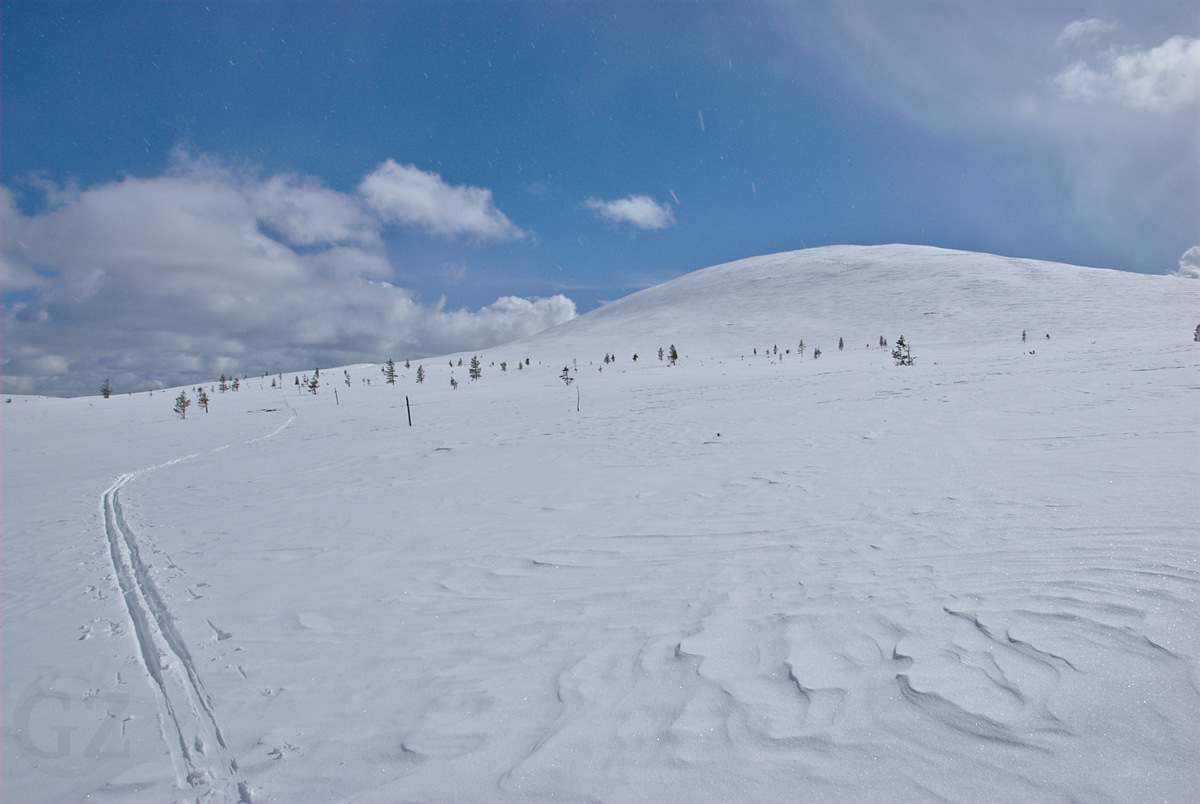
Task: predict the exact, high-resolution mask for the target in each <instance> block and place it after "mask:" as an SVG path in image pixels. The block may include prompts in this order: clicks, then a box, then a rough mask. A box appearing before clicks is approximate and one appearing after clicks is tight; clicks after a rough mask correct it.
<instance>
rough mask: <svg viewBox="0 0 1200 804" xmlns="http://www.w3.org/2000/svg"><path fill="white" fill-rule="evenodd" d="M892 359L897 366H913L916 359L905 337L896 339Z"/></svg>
mask: <svg viewBox="0 0 1200 804" xmlns="http://www.w3.org/2000/svg"><path fill="white" fill-rule="evenodd" d="M892 359H893V360H895V361H896V365H897V366H911V365H912V364H913V360H915V359H916V358H914V357H913V356H912V350H911V349H910V347H909V345H908V343H907V342H906V341H905V340H904V336H903V335H901V336H900V337H899V338H897V339H896V347H895V348H894V349H892Z"/></svg>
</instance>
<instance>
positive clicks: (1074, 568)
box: [0, 246, 1200, 802]
mask: <svg viewBox="0 0 1200 804" xmlns="http://www.w3.org/2000/svg"><path fill="white" fill-rule="evenodd" d="M1198 290H1200V284H1197V283H1196V281H1195V280H1189V279H1186V278H1182V277H1178V276H1143V275H1134V274H1127V273H1120V272H1115V271H1101V270H1096V269H1087V268H1078V267H1073V266H1065V265H1057V264H1050V263H1042V262H1035V261H1028V260H1013V259H1006V258H1000V257H994V256H990V255H981V254H970V253H963V252H952V251H944V250H938V249H929V248H918V247H909V246H878V247H836V248H825V249H811V250H806V251H801V252H793V253H788V254H780V255H772V256H769V257H760V258H754V259H750V260H743V261H740V262H737V263H731V264H729V265H725V266H717V267H714V268H710V269H706V270H704V271H698V272H696V273H693V274H690V275H687V276H684V277H681V278H679V279H677V280H674V281H672V282H668V283H666V284H664V285H661V286H657V287H654V288H650V289H647V290H645V291H642V292H641V293H637V294H634V295H632V296H630V297H627V298H625V299H623V300H620V301H617V302H614V303H612V304H610V305H607V306H605V307H603V308H601V309H599V310H597V311H594V312H593V313H590V314H588V315H585V316H582V317H580V318H578V319H575V320H573V321H571V322H568V323H567V324H564V325H562V326H560V327H557V328H555V329H552V330H549V331H546V332H544V333H541V334H540V335H537V336H534V337H532V338H529V339H526V340H524V341H520V342H516V343H512V344H508V345H506V346H502V347H497V348H493V349H489V350H487V351H486V352H483V353H480V355H481V358H482V361H483V376H482V378H481V379H479V380H477V381H474V382H472V381H469V380H468V377H467V364H468V363H469V361H470V357H471V355H470V354H469V353H468V354H464V355H454V356H448V357H444V358H438V359H431V360H424V361H421V365H424V367H425V370H426V372H427V375H428V377H427V379H426V381H425V383H424V384H421V385H418V384H417V383H416V382H415V375H416V370H417V366H418V363H417V362H413V363H412V366H411V368H410V369H404V368H403V364H402V363H398V364H397V367H398V369H400V375H399V378H398V381H397V384H396V385H395V386H390V385H386V384H385V383H384V382H383V377H382V374H381V373H380V371H379V366H351V367H348V369H347V370H348V371H349V373H350V375H351V378H352V380H351V384H350V386H349V387H347V386H346V385H345V383H344V375H343V372H342V369H341V368H331V369H325V370H323V371H322V372H321V377H322V380H323V381H324V383H325V384H324V385H323V386H322V387H321V389H320V391H319V393H318V394H316V395H315V396H314V395H311V394H308V393H299V392H297V390H296V388H295V386H294V385H293V384H292V382H293V375H284V376H283V387H282V389H273V388H271V385H270V378H266V379H258V378H251V379H250V380H247V381H245V382H243V384H242V388H241V390H240V391H238V392H237V393H233V392H230V393H225V394H222V393H219V392H218V393H212V392H210V396H212V402H211V405H210V412H209V413H207V414H205V413H203V412H202V411H200V410H198V409H197V407H198V406H196V405H193V406H192V408H191V410H190V411H189V413H188V417H187V419H186V420H182V421H181V420H180V419H179V418H178V417H177V416H175V415H174V414H173V413H172V411H171V407H172V402H173V400H174V397H175V396H177V395H178V391H179V389H174V390H168V391H160V392H158V393H155V394H153V395H149V394H135V395H132V396H122V395H117V396H114V397H113V398H111V399H108V400H104V399H100V398H90V399H46V398H35V397H12V401H11V402H10V403H6V404H3V405H0V415H2V416H3V442H2V448H3V469H4V477H3V480H4V482H3V489H2V494H3V497H2V503H3V517H4V520H3V564H2V573H3V575H2V580H3V583H2V585H0V604H2V607H3V623H2V626H3V632H2V637H3V641H2V643H0V647H2V649H3V655H2V662H3V664H2V666H3V674H2V700H0V703H2V709H0V712H2V715H3V724H2V725H3V736H2V739H3V754H2V763H3V764H2V768H0V785H2V786H3V787H2V794H3V799H4V800H5V801H65V800H83V799H84V798H85V797H86V798H88V799H89V800H92V801H163V800H180V801H182V800H194V799H196V798H201V799H206V800H212V801H222V800H229V801H238V800H239V799H240V800H252V801H256V802H258V801H333V800H338V801H396V800H429V801H477V800H486V801H527V800H551V799H553V800H604V801H626V800H639V801H648V800H668V801H731V800H738V801H748V800H755V801H776V800H786V801H866V800H889V801H905V800H920V801H927V800H938V799H950V800H956V801H976V800H988V801H995V800H1021V801H1071V800H1088V801H1129V800H1139V801H1195V800H1197V799H1200V777H1198V759H1197V758H1198V756H1200V753H1198V751H1200V706H1198V704H1200V668H1198V666H1197V657H1198V656H1200V604H1198V600H1200V583H1198V582H1200V574H1198V567H1197V560H1198V558H1200V555H1198V551H1197V536H1198V534H1200V490H1198V489H1200V485H1198V484H1197V478H1198V477H1200V465H1198V464H1200V450H1198V449H1197V446H1198V436H1200V408H1198V406H1197V390H1198V389H1200V383H1198V379H1200V372H1198V369H1200V352H1198V350H1197V344H1195V343H1194V342H1193V341H1192V333H1193V332H1194V329H1195V325H1196V323H1197V321H1196V316H1197V312H1196V311H1197V305H1196V302H1197V298H1198V292H1197V291H1198ZM1022 330H1025V331H1026V332H1027V335H1028V339H1027V341H1026V342H1022V339H1021V332H1022ZM901 334H903V335H904V336H905V337H906V340H908V341H909V342H910V343H911V344H912V354H913V356H914V357H915V358H916V363H915V365H913V366H909V367H901V366H896V365H894V362H893V361H892V359H891V357H890V354H889V351H890V345H891V344H892V343H894V341H895V339H896V337H897V336H899V335H901ZM1047 334H1049V335H1050V337H1049V338H1047V337H1046V335H1047ZM880 336H883V337H885V338H887V339H888V341H889V349H882V348H880V347H879V345H878V341H879V338H880ZM839 337H844V338H845V342H846V348H845V350H844V351H839V350H838V348H837V340H838V338H839ZM800 339H803V340H804V341H805V345H806V355H805V356H804V357H800V356H799V355H798V354H797V347H798V344H799V341H800ZM671 344H675V345H676V346H677V347H678V349H679V352H680V360H679V362H678V364H677V365H675V366H670V365H668V364H667V362H666V361H661V362H660V361H659V360H658V358H657V351H658V349H659V348H660V347H662V348H663V349H669V347H670V345H671ZM776 345H777V346H778V349H779V355H778V356H777V355H775V354H774V350H773V347H775V346H776ZM814 347H815V348H820V349H821V350H822V356H821V358H820V359H819V360H814V359H813V358H812V356H811V354H812V350H813V348H814ZM755 349H757V354H755V353H754V350H755ZM789 349H790V350H791V352H790V354H789V353H788V351H787V350H789ZM769 351H770V354H768V352H769ZM635 352H636V353H637V354H638V355H639V358H638V360H637V361H636V362H634V361H633V360H632V355H633V353H635ZM606 353H610V354H613V355H615V356H616V362H615V363H613V364H609V365H606V364H605V363H604V362H603V357H604V355H605V354H606ZM459 357H463V358H464V361H463V363H464V364H463V366H462V367H461V368H460V367H457V366H455V367H454V368H453V369H452V368H451V367H450V366H449V365H448V362H450V361H453V362H454V363H457V361H458V358H459ZM525 358H529V359H530V364H529V365H528V366H526V367H524V368H522V369H521V370H520V371H518V370H517V368H516V364H517V362H518V360H524V359H525ZM501 361H506V362H507V364H508V369H507V371H501V370H500V365H499V364H500V362H501ZM564 365H565V366H569V367H571V369H572V371H571V375H572V376H573V377H574V378H575V380H574V382H573V383H572V384H571V385H570V386H567V385H566V384H565V383H563V381H562V380H561V379H560V377H559V375H560V374H561V372H562V369H563V367H564ZM576 366H577V367H576ZM451 376H453V377H455V378H456V379H457V380H458V382H459V387H458V389H457V390H453V389H452V388H451V386H450V382H449V380H450V377H451ZM366 378H369V379H370V380H371V384H370V385H369V386H368V385H366V384H365V383H364V382H363V380H364V379H366ZM335 388H336V389H337V391H338V396H337V400H336V401H335V398H334V394H333V390H334V389H335ZM189 396H192V397H194V396H195V394H194V393H193V392H192V391H191V390H189ZM406 396H407V397H408V398H409V400H410V401H411V405H412V418H413V426H412V427H411V428H410V427H409V426H408V424H407V413H406V406H405V397H406ZM577 406H578V410H577ZM64 735H65V736H66V738H67V739H66V741H65V743H64V742H63V737H64ZM97 735H100V736H101V737H103V742H101V743H99V746H98V747H97V746H88V743H89V742H97V740H96V736H97ZM222 743H223V744H222Z"/></svg>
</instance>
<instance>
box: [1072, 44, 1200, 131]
mask: <svg viewBox="0 0 1200 804" xmlns="http://www.w3.org/2000/svg"><path fill="white" fill-rule="evenodd" d="M1096 61H1097V62H1098V63H1097V64H1096V65H1095V66H1093V65H1092V64H1089V63H1087V62H1086V61H1077V62H1075V63H1074V64H1072V65H1071V66H1070V67H1068V68H1067V69H1065V70H1063V71H1062V72H1061V73H1059V74H1058V75H1057V76H1055V78H1054V83H1055V85H1057V86H1058V88H1059V91H1060V92H1061V94H1062V97H1063V98H1065V99H1067V100H1072V101H1083V102H1086V103H1108V104H1112V105H1114V106H1119V107H1126V108H1129V109H1138V110H1147V111H1152V112H1160V113H1168V112H1173V111H1175V110H1177V109H1181V108H1184V107H1188V106H1195V105H1197V104H1200V39H1192V38H1189V37H1186V36H1173V37H1171V38H1170V39H1168V40H1167V41H1166V42H1164V43H1163V44H1161V45H1159V46H1158V47H1154V48H1150V49H1149V50H1127V51H1122V52H1118V51H1111V50H1110V51H1107V52H1105V53H1101V54H1098V56H1097V57H1096Z"/></svg>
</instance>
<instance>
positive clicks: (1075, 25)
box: [1054, 17, 1119, 47]
mask: <svg viewBox="0 0 1200 804" xmlns="http://www.w3.org/2000/svg"><path fill="white" fill-rule="evenodd" d="M1118 27H1119V26H1118V25H1117V24H1116V23H1115V22H1108V21H1106V20H1098V19H1096V18H1095V17H1092V18H1090V19H1086V20H1075V21H1074V22H1070V23H1067V24H1066V25H1065V26H1063V29H1062V33H1060V34H1059V35H1058V38H1057V39H1055V40H1054V44H1055V46H1057V47H1064V46H1067V45H1071V44H1074V43H1076V42H1080V41H1090V40H1093V39H1096V38H1097V37H1100V36H1103V35H1104V34H1106V33H1109V32H1111V31H1115V30H1117V28H1118Z"/></svg>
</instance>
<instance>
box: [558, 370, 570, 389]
mask: <svg viewBox="0 0 1200 804" xmlns="http://www.w3.org/2000/svg"><path fill="white" fill-rule="evenodd" d="M558 377H559V379H561V380H562V381H563V382H565V383H566V384H567V385H570V384H571V383H572V382H574V378H573V377H572V376H571V369H570V367H568V366H563V370H562V374H559V375H558Z"/></svg>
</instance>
